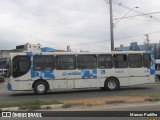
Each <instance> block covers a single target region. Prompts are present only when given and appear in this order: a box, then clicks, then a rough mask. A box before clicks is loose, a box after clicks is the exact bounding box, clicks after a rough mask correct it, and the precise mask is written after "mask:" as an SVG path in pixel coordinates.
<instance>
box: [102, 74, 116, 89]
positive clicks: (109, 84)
mask: <svg viewBox="0 0 160 120" xmlns="http://www.w3.org/2000/svg"><path fill="white" fill-rule="evenodd" d="M104 88H105V90H108V91H114V90H118V89H119V81H118V80H117V79H116V78H114V77H111V78H108V79H107V80H106V81H105V84H104Z"/></svg>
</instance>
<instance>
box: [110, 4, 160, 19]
mask: <svg viewBox="0 0 160 120" xmlns="http://www.w3.org/2000/svg"><path fill="white" fill-rule="evenodd" d="M113 4H114V5H118V6H121V7H123V8H125V9H127V10H130V9H132V8H130V7H128V6H126V5H123V4H122V3H118V2H115V1H113ZM132 12H134V13H138V14H143V15H144V16H146V17H149V18H152V19H155V20H158V21H160V18H157V17H154V16H150V15H149V14H146V13H143V12H140V11H138V10H133V11H132Z"/></svg>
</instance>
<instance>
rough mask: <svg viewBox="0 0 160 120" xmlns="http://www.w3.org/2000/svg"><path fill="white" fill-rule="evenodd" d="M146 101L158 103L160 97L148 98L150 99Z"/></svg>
mask: <svg viewBox="0 0 160 120" xmlns="http://www.w3.org/2000/svg"><path fill="white" fill-rule="evenodd" d="M145 101H149V102H157V101H160V97H154V98H148V99H145Z"/></svg>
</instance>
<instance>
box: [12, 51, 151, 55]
mask: <svg viewBox="0 0 160 120" xmlns="http://www.w3.org/2000/svg"><path fill="white" fill-rule="evenodd" d="M143 53H148V52H145V51H112V52H17V53H11V55H27V54H35V55H36V54H41V55H74V54H77V55H83V54H143Z"/></svg>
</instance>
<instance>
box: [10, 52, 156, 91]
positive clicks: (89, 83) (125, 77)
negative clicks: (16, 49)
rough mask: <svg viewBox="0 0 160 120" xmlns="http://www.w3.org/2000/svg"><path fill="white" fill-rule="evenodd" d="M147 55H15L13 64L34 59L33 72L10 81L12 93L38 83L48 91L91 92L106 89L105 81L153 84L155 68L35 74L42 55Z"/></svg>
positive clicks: (47, 71)
mask: <svg viewBox="0 0 160 120" xmlns="http://www.w3.org/2000/svg"><path fill="white" fill-rule="evenodd" d="M143 53H144V52H111V53H67V52H66V53H16V54H11V60H12V59H13V58H14V57H15V56H19V55H29V56H30V58H31V66H30V70H29V71H28V72H27V73H26V74H25V75H22V76H20V77H17V78H13V76H11V77H10V81H9V87H10V88H11V90H33V83H34V81H36V80H46V81H47V82H48V84H49V89H51V90H52V89H56V88H90V87H104V83H105V81H106V80H107V79H108V78H110V77H114V78H117V79H118V80H119V83H120V86H129V85H138V84H145V83H151V82H154V80H155V79H154V77H155V76H154V73H155V69H154V65H153V64H151V67H150V68H143V67H142V68H108V69H99V68H97V69H77V68H76V69H74V70H56V69H54V70H34V69H33V56H34V54H39V55H53V56H56V55H76V56H77V55H81V54H82V55H83V54H85V55H88V54H89V55H91V54H96V55H97V56H98V55H99V54H104V55H105V54H111V55H112V56H113V55H114V54H143Z"/></svg>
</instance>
